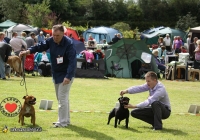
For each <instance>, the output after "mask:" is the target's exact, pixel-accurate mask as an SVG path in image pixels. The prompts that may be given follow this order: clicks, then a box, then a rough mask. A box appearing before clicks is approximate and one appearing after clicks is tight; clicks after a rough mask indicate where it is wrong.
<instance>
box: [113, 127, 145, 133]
mask: <svg viewBox="0 0 200 140" xmlns="http://www.w3.org/2000/svg"><path fill="white" fill-rule="evenodd" d="M117 127H119V128H120V129H123V130H127V131H131V132H136V133H142V132H140V131H138V130H137V129H133V128H131V127H128V129H127V128H126V127H125V126H117Z"/></svg>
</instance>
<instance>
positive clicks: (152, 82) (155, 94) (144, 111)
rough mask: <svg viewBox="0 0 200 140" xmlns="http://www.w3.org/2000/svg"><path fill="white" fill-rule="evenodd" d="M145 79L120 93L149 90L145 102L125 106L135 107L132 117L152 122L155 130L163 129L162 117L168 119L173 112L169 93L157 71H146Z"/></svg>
mask: <svg viewBox="0 0 200 140" xmlns="http://www.w3.org/2000/svg"><path fill="white" fill-rule="evenodd" d="M145 80H146V83H145V84H143V85H139V86H132V87H130V88H128V89H126V90H122V91H121V92H120V95H121V96H123V95H124V94H126V93H129V94H135V93H141V92H145V91H149V97H148V98H147V99H146V100H145V101H144V102H141V103H139V104H137V105H131V104H129V105H126V106H125V108H134V109H133V110H132V112H131V116H132V117H134V118H137V119H140V120H142V121H145V122H147V123H149V124H151V125H152V126H153V130H162V128H163V125H162V119H167V118H168V117H169V116H170V113H171V106H170V101H169V97H168V93H167V91H166V89H165V87H164V85H163V84H162V83H161V82H159V81H158V78H157V74H156V73H155V72H152V71H150V72H148V73H146V75H145Z"/></svg>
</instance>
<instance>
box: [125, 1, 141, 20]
mask: <svg viewBox="0 0 200 140" xmlns="http://www.w3.org/2000/svg"><path fill="white" fill-rule="evenodd" d="M127 10H128V20H134V21H138V20H141V19H143V13H142V10H141V9H140V7H139V6H138V5H136V4H131V5H129V6H128V9H127Z"/></svg>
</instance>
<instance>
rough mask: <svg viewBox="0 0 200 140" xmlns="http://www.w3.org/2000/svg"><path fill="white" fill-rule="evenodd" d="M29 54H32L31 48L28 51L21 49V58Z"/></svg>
mask: <svg viewBox="0 0 200 140" xmlns="http://www.w3.org/2000/svg"><path fill="white" fill-rule="evenodd" d="M27 54H30V51H29V50H27V51H21V52H20V53H19V57H20V58H21V57H23V56H26V55H27Z"/></svg>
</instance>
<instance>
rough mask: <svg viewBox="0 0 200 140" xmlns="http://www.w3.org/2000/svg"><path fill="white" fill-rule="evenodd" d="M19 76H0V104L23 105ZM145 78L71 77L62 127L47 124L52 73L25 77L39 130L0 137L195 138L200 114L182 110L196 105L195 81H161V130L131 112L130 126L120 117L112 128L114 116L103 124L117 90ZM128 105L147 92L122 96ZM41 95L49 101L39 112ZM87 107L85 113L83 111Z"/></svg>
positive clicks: (8, 120)
mask: <svg viewBox="0 0 200 140" xmlns="http://www.w3.org/2000/svg"><path fill="white" fill-rule="evenodd" d="M20 81H21V78H18V77H11V79H10V80H7V81H3V80H0V92H1V93H0V102H1V101H2V100H3V99H4V98H7V97H15V98H17V99H19V100H20V101H21V102H22V103H23V99H22V97H23V96H24V95H26V91H25V87H24V86H20ZM144 82H145V81H144V80H136V79H117V78H110V79H84V78H83V79H80V78H76V79H75V80H74V83H73V85H72V88H71V92H70V110H71V111H77V112H71V114H70V115H71V124H72V125H70V126H68V127H67V128H51V126H52V125H51V124H52V122H55V121H56V120H57V106H58V104H57V101H56V97H55V92H54V87H53V83H52V79H51V77H49V78H46V77H45V78H44V77H39V76H36V77H33V76H31V75H30V76H29V75H28V76H27V77H26V86H27V91H28V94H29V95H34V96H35V97H36V98H37V103H36V105H35V109H36V124H37V127H42V132H10V131H8V132H7V133H2V132H1V133H0V140H8V139H9V140H24V139H28V140H146V139H147V140H180V139H181V140H197V139H200V133H199V132H200V116H198V115H190V114H188V113H187V111H188V109H189V106H190V105H191V104H199V105H200V102H199V101H200V90H199V85H200V83H199V82H178V81H166V80H162V82H163V83H164V85H165V86H166V88H167V91H168V93H169V97H170V99H171V106H172V114H171V116H170V118H168V119H167V120H164V121H163V124H164V125H163V127H164V129H163V130H162V131H152V130H151V126H150V125H149V124H147V123H144V122H142V121H140V120H137V119H134V118H132V117H131V116H130V121H129V129H126V128H125V121H122V122H121V125H120V126H118V128H114V118H113V119H112V120H111V122H110V125H107V118H108V112H110V111H111V110H112V109H113V107H114V106H115V103H116V102H117V99H118V98H119V91H120V90H122V89H126V88H127V87H130V86H132V85H138V84H143V83H144ZM127 96H128V97H129V98H130V103H131V104H137V103H139V102H141V101H143V100H145V99H146V98H147V96H148V92H146V93H142V94H135V95H127ZM41 99H48V100H53V101H54V103H53V107H52V109H53V110H51V111H41V110H39V104H40V100H41ZM87 111H88V112H87ZM25 123H26V125H25V126H23V128H24V127H31V124H30V118H25ZM4 125H7V126H8V128H14V127H16V128H20V127H21V125H20V124H19V123H18V116H17V117H6V116H4V115H3V114H1V113H0V127H2V128H3V127H4Z"/></svg>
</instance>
